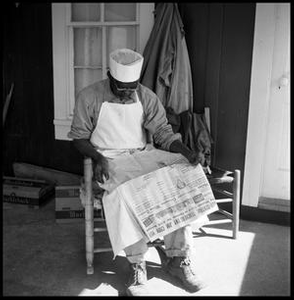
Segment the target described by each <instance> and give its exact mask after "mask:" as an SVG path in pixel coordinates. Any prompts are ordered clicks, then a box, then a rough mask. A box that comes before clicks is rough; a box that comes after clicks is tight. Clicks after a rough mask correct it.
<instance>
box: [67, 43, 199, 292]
mask: <svg viewBox="0 0 294 300" xmlns="http://www.w3.org/2000/svg"><path fill="white" fill-rule="evenodd" d="M142 64H143V57H142V56H141V55H140V54H139V53H137V52H134V51H132V50H129V49H118V50H115V51H113V52H112V53H111V54H110V61H109V69H110V70H109V71H108V74H107V75H108V78H107V79H104V80H101V81H99V82H96V83H94V84H92V85H90V86H88V87H86V88H84V89H83V90H82V91H81V92H80V93H79V94H78V97H77V100H76V104H75V109H74V117H73V121H72V125H71V131H70V132H69V134H68V136H69V137H70V138H72V139H73V143H74V145H75V147H76V148H77V149H78V150H79V151H80V153H81V154H83V155H84V156H88V157H91V158H92V159H93V162H94V164H93V172H94V178H95V179H96V180H97V181H98V182H100V183H101V184H103V183H104V182H105V181H107V180H108V179H109V160H110V159H115V158H118V157H119V156H121V155H132V153H134V152H136V151H145V149H146V145H147V133H149V135H151V136H152V138H153V141H154V143H155V144H156V145H158V146H159V147H160V148H161V149H162V150H165V151H169V152H174V153H181V154H182V155H183V156H184V157H186V158H187V159H188V161H189V162H190V163H191V164H195V165H196V164H198V163H201V164H202V163H203V161H204V156H203V155H202V154H201V153H195V152H193V151H191V150H189V149H188V148H187V147H186V146H185V145H184V144H183V143H182V141H181V135H180V134H179V133H177V134H174V133H173V131H172V127H171V126H170V125H169V124H168V122H167V118H166V114H165V109H164V107H163V105H162V103H161V102H160V100H159V98H158V97H157V96H156V95H155V94H154V93H153V92H152V91H151V90H150V89H149V88H147V87H145V86H143V85H141V84H140V83H139V79H140V73H141V69H142ZM179 101H180V99H179ZM114 221H115V220H114V219H112V220H108V219H107V218H106V222H107V223H108V222H114ZM164 242H165V251H166V255H167V256H168V257H169V258H170V259H169V263H168V265H167V270H168V272H169V274H171V275H172V276H174V277H176V278H178V279H180V280H181V282H182V283H183V284H184V286H185V287H186V288H187V289H188V290H190V291H191V292H196V291H198V290H199V289H200V288H202V283H201V281H200V280H199V279H198V277H197V276H196V275H195V271H194V270H193V264H192V263H191V260H190V257H191V250H192V249H193V240H192V231H191V226H190V225H189V226H185V227H182V228H180V229H178V230H176V231H174V232H172V233H170V234H168V235H167V236H165V237H164ZM147 250H148V247H147V245H146V242H144V241H143V240H141V241H139V242H138V243H135V244H134V245H130V246H128V247H126V248H125V249H124V251H125V253H126V257H127V259H128V260H129V262H130V267H131V276H130V280H129V282H128V286H127V294H128V295H134V296H136V295H144V294H146V290H145V283H146V282H147V273H146V263H145V259H144V255H145V253H146V252H147Z"/></svg>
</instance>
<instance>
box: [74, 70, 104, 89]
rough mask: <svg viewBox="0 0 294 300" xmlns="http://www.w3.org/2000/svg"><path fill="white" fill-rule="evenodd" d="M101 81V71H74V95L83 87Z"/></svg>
mask: <svg viewBox="0 0 294 300" xmlns="http://www.w3.org/2000/svg"><path fill="white" fill-rule="evenodd" d="M101 79H102V71H101V70H96V69H75V95H77V93H78V92H79V91H80V90H81V89H83V88H84V87H86V86H88V85H89V84H92V83H94V82H96V81H99V80H101Z"/></svg>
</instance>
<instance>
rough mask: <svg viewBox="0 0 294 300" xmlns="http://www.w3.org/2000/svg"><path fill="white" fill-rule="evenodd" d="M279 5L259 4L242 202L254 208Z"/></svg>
mask: <svg viewBox="0 0 294 300" xmlns="http://www.w3.org/2000/svg"><path fill="white" fill-rule="evenodd" d="M277 5H279V4H278V3H276V4H275V3H257V4H256V19H255V31H254V43H253V58H252V73H251V88H250V102H249V112H248V128H247V141H246V155H245V167H244V180H243V195H242V205H245V206H252V207H258V202H259V198H260V196H261V190H262V184H263V171H264V170H263V163H264V153H265V146H266V134H267V124H268V115H269V104H270V92H271V78H272V76H271V74H272V65H273V55H274V45H275V29H276V15H275V11H276V6H277ZM265 78H266V80H265Z"/></svg>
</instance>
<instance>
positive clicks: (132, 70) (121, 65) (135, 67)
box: [109, 49, 144, 82]
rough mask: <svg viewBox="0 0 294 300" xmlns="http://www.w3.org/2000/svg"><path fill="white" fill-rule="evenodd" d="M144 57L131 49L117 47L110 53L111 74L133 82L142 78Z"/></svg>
mask: <svg viewBox="0 0 294 300" xmlns="http://www.w3.org/2000/svg"><path fill="white" fill-rule="evenodd" d="M143 61H144V58H143V56H142V55H141V54H140V53H137V52H135V51H133V50H130V49H117V50H114V51H113V52H111V53H110V55H109V68H110V70H109V71H110V74H111V76H112V77H114V78H115V79H116V80H118V81H121V82H133V81H137V80H139V78H140V74H141V70H142V65H143Z"/></svg>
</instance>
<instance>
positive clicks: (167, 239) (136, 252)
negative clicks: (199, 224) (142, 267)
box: [124, 225, 193, 263]
mask: <svg viewBox="0 0 294 300" xmlns="http://www.w3.org/2000/svg"><path fill="white" fill-rule="evenodd" d="M163 238H164V246H165V253H166V255H167V256H168V257H173V256H185V257H188V256H190V255H191V251H192V249H193V235H192V227H191V225H187V226H185V227H182V228H179V229H177V230H175V231H173V232H171V233H169V234H167V235H165V236H164V237H163ZM147 250H148V246H147V244H146V241H145V240H144V239H141V240H140V241H138V242H137V243H135V244H133V245H130V246H128V247H126V248H125V249H124V251H125V254H126V257H127V259H128V261H129V262H130V263H139V262H142V261H144V260H145V256H146V253H147Z"/></svg>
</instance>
